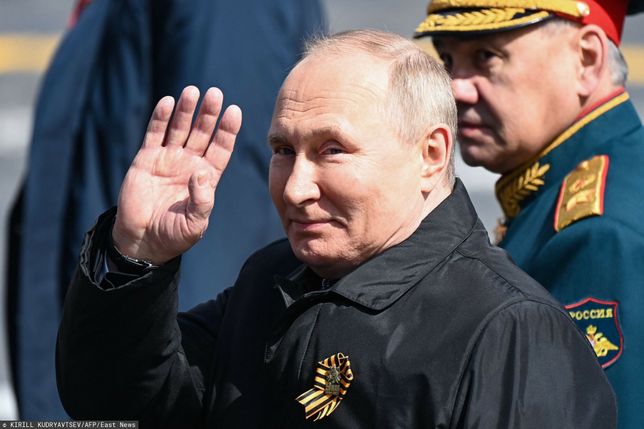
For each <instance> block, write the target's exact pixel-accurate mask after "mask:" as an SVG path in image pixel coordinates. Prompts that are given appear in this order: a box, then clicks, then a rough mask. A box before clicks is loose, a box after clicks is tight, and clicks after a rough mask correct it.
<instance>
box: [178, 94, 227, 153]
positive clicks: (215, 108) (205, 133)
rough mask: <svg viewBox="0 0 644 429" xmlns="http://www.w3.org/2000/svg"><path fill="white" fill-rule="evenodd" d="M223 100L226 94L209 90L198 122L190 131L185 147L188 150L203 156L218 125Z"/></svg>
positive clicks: (198, 116) (204, 98)
mask: <svg viewBox="0 0 644 429" xmlns="http://www.w3.org/2000/svg"><path fill="white" fill-rule="evenodd" d="M223 100H224V94H222V92H221V91H220V90H219V89H217V88H209V89H208V91H206V95H204V97H203V102H202V103H201V108H200V109H199V114H198V115H197V120H196V121H195V124H194V126H193V127H192V130H191V131H190V137H188V142H187V143H186V146H185V148H186V149H188V150H191V151H193V152H195V153H196V154H198V155H199V156H201V155H203V153H204V152H205V151H206V148H207V147H208V144H209V143H210V138H211V137H212V132H213V130H214V129H215V125H216V124H217V118H218V117H219V113H221V104H222V102H223Z"/></svg>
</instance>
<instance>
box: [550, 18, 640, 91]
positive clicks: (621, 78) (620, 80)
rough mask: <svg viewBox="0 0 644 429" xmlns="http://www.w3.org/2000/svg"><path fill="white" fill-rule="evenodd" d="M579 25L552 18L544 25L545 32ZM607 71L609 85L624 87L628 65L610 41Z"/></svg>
mask: <svg viewBox="0 0 644 429" xmlns="http://www.w3.org/2000/svg"><path fill="white" fill-rule="evenodd" d="M579 27H581V24H579V23H576V22H573V21H570V20H567V19H564V18H554V19H551V20H549V21H547V22H546V23H545V24H544V28H546V29H547V30H551V31H552V30H554V31H557V30H560V29H563V28H579ZM608 71H609V73H610V80H611V83H612V84H613V85H615V86H625V85H626V81H627V79H628V65H627V64H626V60H625V59H624V55H623V54H622V51H620V49H619V47H618V46H617V45H616V44H615V43H614V42H613V41H612V40H610V39H609V40H608Z"/></svg>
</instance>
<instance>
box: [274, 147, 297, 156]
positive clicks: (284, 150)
mask: <svg viewBox="0 0 644 429" xmlns="http://www.w3.org/2000/svg"><path fill="white" fill-rule="evenodd" d="M294 153H295V151H293V149H292V148H290V147H288V146H277V147H274V148H273V154H274V155H285V156H288V155H293V154H294Z"/></svg>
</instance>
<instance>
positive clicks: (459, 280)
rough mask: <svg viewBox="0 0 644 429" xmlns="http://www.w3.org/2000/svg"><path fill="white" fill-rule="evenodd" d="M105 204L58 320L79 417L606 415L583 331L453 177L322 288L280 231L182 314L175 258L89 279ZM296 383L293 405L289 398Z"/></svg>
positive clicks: (567, 418) (107, 221)
mask: <svg viewBox="0 0 644 429" xmlns="http://www.w3.org/2000/svg"><path fill="white" fill-rule="evenodd" d="M110 216H113V213H112V214H109V215H106V216H104V218H103V219H101V220H99V223H98V225H97V227H96V228H95V229H94V230H93V231H92V232H90V233H89V234H88V236H87V238H86V242H85V244H84V246H83V250H82V255H81V266H80V270H79V272H78V276H77V278H76V280H75V281H74V282H73V285H72V287H71V289H70V292H69V294H68V297H67V301H66V304H65V310H64V315H63V321H62V324H61V329H60V334H59V342H58V354H57V365H58V371H59V372H58V374H59V388H60V392H61V395H62V399H63V403H64V405H65V407H66V409H67V411H68V412H69V413H70V414H71V415H72V416H73V417H75V418H80V419H87V418H99V417H100V418H108V417H109V418H116V417H118V418H128V419H141V420H142V427H182V428H188V427H209V428H244V429H250V428H308V427H316V428H388V429H391V428H408V429H409V428H497V427H498V428H507V427H512V428H554V427H565V428H584V429H588V428H610V427H614V424H615V406H614V402H613V401H614V399H613V395H612V391H611V389H610V386H609V384H608V381H607V380H606V378H605V376H604V374H603V371H602V370H601V368H600V366H599V365H598V364H597V361H596V359H595V357H594V355H593V353H592V350H591V349H590V347H589V345H588V342H587V341H586V340H585V338H584V336H583V335H582V333H581V332H580V331H579V330H578V329H577V328H576V326H575V324H574V322H573V321H572V320H571V319H570V318H569V317H568V315H567V314H566V313H565V312H564V311H563V310H562V309H561V308H560V306H559V305H558V303H557V302H555V301H554V300H553V299H552V298H551V297H550V296H549V294H548V293H547V292H545V290H544V289H543V288H542V287H541V286H540V285H538V284H537V283H536V282H535V281H534V280H532V279H531V278H529V277H528V276H527V275H526V274H525V273H523V272H522V271H520V270H519V269H518V268H517V267H516V266H515V265H514V264H512V263H511V262H510V261H509V259H508V258H507V256H506V254H505V252H503V251H502V250H500V249H498V248H496V247H494V246H492V245H490V244H489V241H488V238H487V233H486V231H485V229H484V227H483V226H482V224H481V223H480V221H479V220H478V219H477V216H476V213H475V211H474V209H473V207H472V205H471V203H470V200H469V197H468V196H467V193H466V191H465V189H464V188H463V186H462V184H461V183H460V182H459V183H458V184H457V185H456V188H455V190H454V192H453V194H452V195H451V196H450V197H448V198H447V199H446V200H445V201H444V202H443V203H442V204H441V205H440V206H439V207H438V208H436V209H435V210H434V211H433V212H432V213H431V214H430V215H429V216H428V217H427V218H426V219H425V220H424V221H423V222H422V224H421V225H420V226H419V228H418V229H417V231H416V232H415V233H414V234H413V235H412V236H411V237H409V238H408V239H407V240H405V241H403V242H402V243H400V244H399V245H396V246H393V247H391V248H389V249H387V250H385V251H384V252H382V253H380V254H379V255H377V256H375V257H374V258H372V259H371V260H369V261H367V262H365V263H363V264H362V265H361V266H359V267H358V268H356V269H355V270H354V271H352V272H351V273H349V274H348V275H346V276H345V277H343V278H341V279H340V280H338V281H337V282H335V283H334V284H333V285H332V286H330V287H328V288H322V287H320V282H321V279H320V278H318V277H317V276H315V275H314V274H313V273H312V272H311V271H310V269H308V268H307V267H305V266H302V265H301V264H300V263H299V262H298V261H297V260H296V259H295V258H294V257H293V254H292V253H291V250H290V247H289V244H288V242H287V241H280V242H276V243H275V244H272V245H270V246H268V247H267V248H265V249H263V250H260V251H259V252H257V253H255V254H254V255H253V256H252V257H251V258H250V259H249V260H248V261H247V263H246V264H245V266H244V268H243V269H242V272H241V273H240V276H239V278H238V280H237V282H236V284H235V286H234V287H233V288H232V289H228V290H226V291H225V292H224V293H223V294H221V295H220V296H219V297H218V298H217V299H216V300H214V301H209V302H207V303H205V304H202V305H200V306H198V307H196V308H195V309H193V310H191V311H190V312H188V313H185V314H180V315H179V316H178V322H177V315H176V293H177V292H176V275H177V266H178V264H179V262H178V261H174V262H172V263H170V264H168V265H166V266H164V267H162V268H159V269H158V270H156V271H153V272H150V273H148V274H146V275H145V276H143V277H141V278H136V279H133V280H132V281H130V282H129V283H127V282H126V283H125V285H123V286H121V287H116V288H112V286H115V285H117V284H119V283H120V284H122V283H123V282H124V281H123V279H120V280H114V278H112V279H111V280H110V276H111V275H112V273H110V274H108V275H107V278H106V280H105V281H103V283H102V284H101V285H100V287H99V285H98V284H97V283H96V281H95V279H94V280H93V276H94V274H93V273H94V271H95V270H94V267H95V265H96V264H97V263H98V262H97V261H98V259H100V258H98V257H97V255H98V254H99V253H100V252H98V251H97V250H96V249H99V248H101V246H104V244H102V243H103V241H104V237H105V234H106V232H105V230H106V229H107V230H108V231H109V228H110V226H111V217H110ZM118 275H119V274H114V276H118ZM333 366H335V367H337V368H336V370H337V373H336V374H335V375H338V374H339V379H340V380H341V381H339V382H338V383H339V384H338V387H339V394H337V396H336V394H335V393H333V389H332V387H333V386H334V381H333V376H334V374H333V371H332V367H333ZM316 374H317V376H318V378H317V379H316ZM329 377H331V378H330V379H329ZM314 386H318V388H316V387H314ZM327 388H331V389H330V391H329V393H326V392H327V390H326V389H327ZM325 395H327V396H325ZM310 396H313V397H314V398H315V400H314V401H309V402H307V403H306V404H307V405H310V406H311V407H310V409H309V410H308V411H309V413H310V414H311V416H310V417H309V418H308V419H307V418H306V414H307V412H306V411H305V407H304V405H303V404H302V403H300V402H298V401H296V398H298V399H302V397H305V399H306V398H309V397H310ZM317 400H319V401H318V405H319V406H320V407H322V408H321V409H319V410H318V409H317V408H316V405H315V404H314V402H316V401H317ZM334 400H335V401H334ZM305 402H306V401H305ZM325 404H326V405H328V407H325ZM331 408H333V409H331ZM315 418H319V419H318V420H317V421H314V419H315Z"/></svg>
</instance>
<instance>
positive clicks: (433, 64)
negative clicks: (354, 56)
mask: <svg viewBox="0 0 644 429" xmlns="http://www.w3.org/2000/svg"><path fill="white" fill-rule="evenodd" d="M324 51H331V52H337V53H349V54H351V53H356V52H363V53H366V54H369V55H372V56H374V57H376V58H380V59H383V60H385V61H390V62H391V66H390V72H389V91H390V93H391V95H392V96H391V97H389V100H391V101H390V102H389V103H388V105H387V106H386V109H387V110H386V113H387V116H388V117H390V118H391V119H390V120H391V121H392V124H393V125H394V127H396V131H397V133H398V135H399V136H400V138H401V139H402V140H403V141H406V142H416V141H418V140H419V139H420V138H422V137H423V135H422V134H423V133H424V132H425V131H426V130H427V126H428V124H439V123H442V124H445V125H447V126H448V127H449V130H450V132H451V134H452V136H456V123H457V119H456V103H455V101H454V96H453V95H452V89H451V84H450V78H449V75H448V74H447V72H446V71H445V69H444V67H443V65H442V64H441V63H439V62H438V61H437V60H436V59H434V58H433V57H431V56H430V55H429V54H427V53H426V52H425V51H423V50H422V49H421V48H420V47H418V46H417V45H416V44H415V43H414V42H412V41H411V40H408V39H405V38H404V37H401V36H399V35H397V34H393V33H387V32H384V31H378V30H354V31H347V32H342V33H336V34H333V35H330V36H318V37H316V38H314V39H312V40H309V41H308V43H307V44H306V50H305V54H304V58H306V57H308V56H311V55H313V54H318V53H321V52H324ZM454 146H455V144H454V145H453V146H452V152H451V153H450V154H449V156H450V161H449V166H448V169H447V179H448V182H449V184H450V185H452V184H453V182H454Z"/></svg>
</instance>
